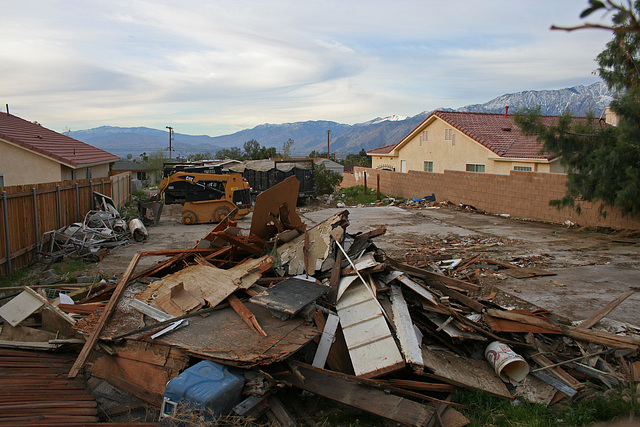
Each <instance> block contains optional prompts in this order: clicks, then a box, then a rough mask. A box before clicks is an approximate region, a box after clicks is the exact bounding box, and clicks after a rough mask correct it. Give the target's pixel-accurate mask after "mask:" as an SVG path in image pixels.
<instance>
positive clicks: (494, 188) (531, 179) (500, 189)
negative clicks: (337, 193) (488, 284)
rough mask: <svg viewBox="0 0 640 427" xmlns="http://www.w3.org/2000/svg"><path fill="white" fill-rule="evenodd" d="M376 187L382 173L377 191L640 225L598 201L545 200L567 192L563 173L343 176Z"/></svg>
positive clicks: (500, 210)
mask: <svg viewBox="0 0 640 427" xmlns="http://www.w3.org/2000/svg"><path fill="white" fill-rule="evenodd" d="M365 173H366V174H367V186H368V187H370V188H376V186H377V182H378V178H377V177H378V176H379V177H380V191H381V192H382V193H384V194H386V195H389V196H399V197H406V198H411V197H417V198H422V197H424V196H428V195H431V193H435V195H436V200H437V201H439V202H442V201H451V202H453V203H455V204H460V203H462V204H467V205H471V206H474V207H475V208H477V209H479V210H482V211H486V212H490V213H495V214H509V215H511V216H512V217H517V218H531V219H535V220H538V221H548V222H555V223H563V222H565V221H566V220H570V221H572V222H574V223H576V224H579V225H581V226H600V227H612V228H618V229H634V230H638V229H640V218H632V217H629V216H627V217H623V216H622V213H621V212H620V211H618V210H613V209H608V214H607V217H606V218H600V217H599V216H598V206H597V205H594V204H591V203H582V213H581V214H580V215H578V214H577V213H576V212H575V211H574V210H572V209H562V210H558V209H556V208H554V207H551V206H549V200H552V199H559V198H561V197H562V196H563V195H564V193H565V182H566V175H564V174H550V173H537V172H520V171H511V174H510V175H493V174H485V173H472V172H457V171H445V172H444V173H443V174H440V173H430V172H420V171H409V172H408V173H400V172H390V171H380V170H375V169H368V168H362V167H355V168H354V173H353V174H347V173H345V174H344V175H343V180H342V187H352V186H354V185H364V176H365Z"/></svg>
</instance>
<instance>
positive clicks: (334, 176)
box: [313, 163, 342, 196]
mask: <svg viewBox="0 0 640 427" xmlns="http://www.w3.org/2000/svg"><path fill="white" fill-rule="evenodd" d="M313 178H314V181H315V184H316V194H317V195H318V196H321V195H323V194H331V193H333V190H335V188H336V186H338V185H340V183H341V182H342V175H340V174H339V173H338V172H334V171H332V170H329V169H327V167H326V166H325V165H323V164H322V163H320V164H317V165H315V169H314V173H313Z"/></svg>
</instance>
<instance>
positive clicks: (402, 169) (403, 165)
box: [400, 160, 407, 173]
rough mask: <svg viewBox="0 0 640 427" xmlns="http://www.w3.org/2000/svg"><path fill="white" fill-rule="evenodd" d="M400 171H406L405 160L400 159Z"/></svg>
mask: <svg viewBox="0 0 640 427" xmlns="http://www.w3.org/2000/svg"><path fill="white" fill-rule="evenodd" d="M400 172H402V173H406V172H407V161H406V160H400Z"/></svg>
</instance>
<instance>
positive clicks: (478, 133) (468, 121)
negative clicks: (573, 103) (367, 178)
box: [367, 110, 585, 160]
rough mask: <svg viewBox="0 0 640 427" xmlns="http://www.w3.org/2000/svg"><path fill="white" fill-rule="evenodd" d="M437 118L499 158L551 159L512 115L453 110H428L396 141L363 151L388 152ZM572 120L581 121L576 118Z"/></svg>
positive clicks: (549, 120) (550, 119) (548, 118)
mask: <svg viewBox="0 0 640 427" xmlns="http://www.w3.org/2000/svg"><path fill="white" fill-rule="evenodd" d="M433 117H438V118H440V119H442V120H443V121H445V122H446V123H448V124H450V125H451V127H453V128H455V129H457V130H458V131H460V132H462V133H464V134H465V135H467V136H468V137H470V138H471V139H473V140H474V141H477V142H478V143H480V144H482V145H484V146H485V147H487V148H488V149H489V150H491V151H493V152H494V153H496V154H497V155H498V156H500V157H506V158H526V159H547V160H552V159H553V158H554V156H553V155H551V154H548V153H542V154H541V153H540V151H541V150H542V143H540V142H538V141H537V137H536V136H528V135H524V134H523V133H522V132H521V131H520V128H519V127H518V126H517V125H516V124H515V122H514V121H513V115H505V114H495V113H466V112H457V111H440V110H436V111H434V112H433V113H431V114H430V115H429V116H428V117H427V118H426V119H425V120H424V121H423V122H422V123H421V124H420V125H418V126H417V127H416V128H415V129H414V130H412V131H411V132H410V133H409V134H408V135H407V136H405V137H404V138H403V139H402V140H401V141H400V142H398V143H396V144H392V145H387V146H384V147H380V148H375V149H373V150H369V151H367V154H389V153H391V151H393V149H394V148H396V147H397V146H398V145H401V144H402V143H403V142H405V141H407V139H408V138H409V137H412V135H413V134H414V132H415V131H417V130H419V129H421V128H422V127H423V125H424V124H425V123H427V122H429V121H431V120H432V119H433ZM542 120H543V121H544V122H546V123H548V124H552V123H554V122H556V121H557V120H558V116H543V118H542ZM574 120H585V119H584V118H581V117H576V118H574Z"/></svg>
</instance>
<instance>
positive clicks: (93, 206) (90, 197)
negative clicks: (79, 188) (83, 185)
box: [89, 180, 96, 211]
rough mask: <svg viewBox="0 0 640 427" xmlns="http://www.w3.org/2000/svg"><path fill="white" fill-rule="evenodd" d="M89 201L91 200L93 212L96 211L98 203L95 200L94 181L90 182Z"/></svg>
mask: <svg viewBox="0 0 640 427" xmlns="http://www.w3.org/2000/svg"><path fill="white" fill-rule="evenodd" d="M89 193H90V194H89V199H90V200H91V210H92V211H94V210H96V203H95V200H93V180H91V181H89Z"/></svg>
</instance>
